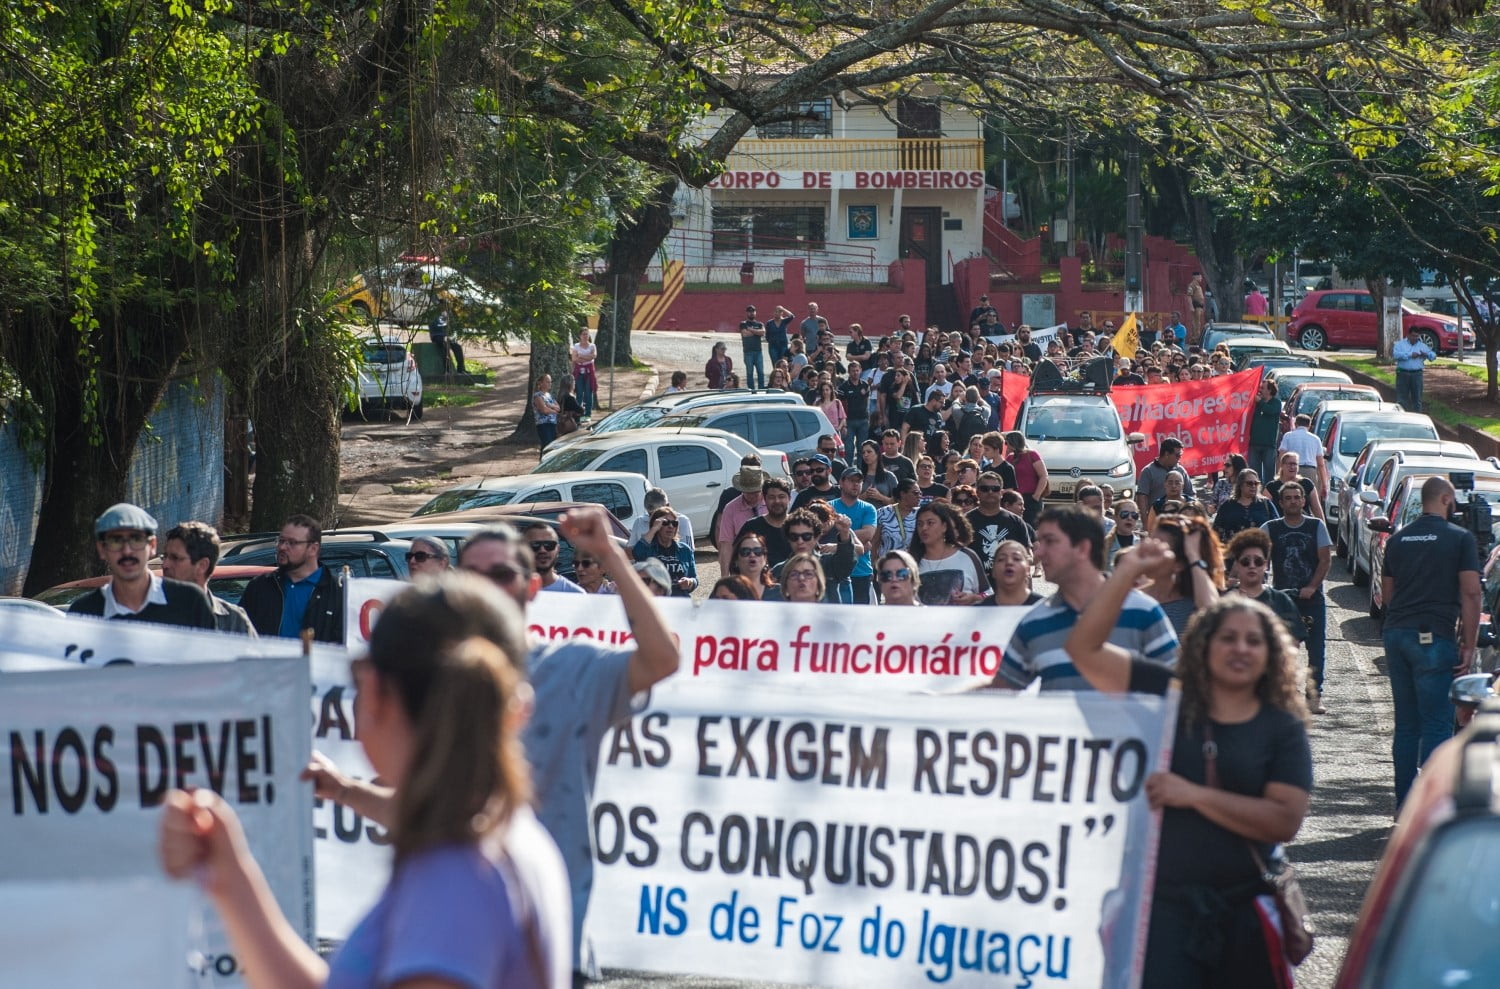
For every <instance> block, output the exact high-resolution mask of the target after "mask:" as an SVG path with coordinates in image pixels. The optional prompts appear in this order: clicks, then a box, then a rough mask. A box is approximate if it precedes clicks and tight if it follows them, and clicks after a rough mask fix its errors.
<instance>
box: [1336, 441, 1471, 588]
mask: <svg viewBox="0 0 1500 989" xmlns="http://www.w3.org/2000/svg"><path fill="white" fill-rule="evenodd" d="M1450 470H1472V471H1474V472H1475V475H1474V476H1475V477H1476V478H1492V479H1496V480H1500V464H1497V463H1495V462H1493V461H1491V460H1480V459H1479V458H1477V457H1473V458H1470V457H1465V456H1462V455H1459V456H1451V455H1444V454H1442V453H1431V452H1428V453H1421V452H1412V453H1406V452H1404V451H1403V452H1402V453H1401V454H1400V455H1399V456H1397V457H1393V458H1391V459H1390V460H1388V461H1387V462H1386V463H1385V464H1384V465H1383V466H1382V467H1381V468H1380V470H1379V471H1377V472H1376V474H1375V476H1374V477H1373V478H1372V479H1371V481H1370V484H1369V486H1368V487H1366V488H1365V490H1364V491H1363V492H1361V494H1360V496H1359V502H1360V511H1359V514H1358V515H1357V516H1356V517H1355V519H1354V522H1353V525H1352V527H1351V528H1350V532H1351V533H1352V535H1353V538H1354V542H1352V543H1350V544H1349V575H1350V579H1351V580H1353V582H1354V585H1355V586H1356V587H1363V586H1364V584H1365V581H1367V580H1369V579H1370V578H1371V576H1372V575H1373V574H1374V573H1375V560H1374V556H1375V555H1376V554H1377V547H1378V546H1383V545H1384V544H1385V537H1384V536H1380V535H1377V534H1375V533H1373V532H1372V530H1371V529H1370V521H1371V520H1372V519H1374V518H1378V517H1382V516H1383V517H1385V518H1387V519H1396V518H1399V516H1400V510H1399V509H1398V508H1396V507H1395V506H1394V503H1393V499H1394V498H1395V496H1396V494H1395V492H1396V489H1397V488H1398V487H1400V485H1401V482H1402V481H1404V480H1406V479H1407V478H1408V477H1422V478H1424V479H1425V478H1428V477H1431V476H1432V475H1433V474H1443V473H1446V472H1447V471H1450ZM1392 513H1395V514H1392ZM1413 517H1415V516H1413Z"/></svg>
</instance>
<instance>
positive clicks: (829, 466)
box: [792, 453, 839, 511]
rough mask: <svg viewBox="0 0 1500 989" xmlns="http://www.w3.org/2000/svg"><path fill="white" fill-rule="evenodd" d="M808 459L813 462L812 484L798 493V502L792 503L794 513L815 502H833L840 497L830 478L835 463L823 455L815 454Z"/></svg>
mask: <svg viewBox="0 0 1500 989" xmlns="http://www.w3.org/2000/svg"><path fill="white" fill-rule="evenodd" d="M808 459H809V460H810V461H811V462H812V463H811V467H812V483H811V484H809V485H808V486H807V487H805V488H803V489H802V490H801V491H799V492H798V493H797V500H796V501H794V502H792V511H796V510H797V509H799V508H806V507H807V506H808V504H809V503H811V502H814V501H832V500H833V499H835V498H837V497H838V496H839V489H838V486H837V485H835V484H834V483H833V478H832V477H831V476H830V473H831V472H832V470H833V461H831V460H829V459H828V458H827V457H825V456H823V455H822V454H821V453H815V454H813V455H812V456H811V457H809V458H808Z"/></svg>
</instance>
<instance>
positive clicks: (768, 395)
mask: <svg viewBox="0 0 1500 989" xmlns="http://www.w3.org/2000/svg"><path fill="white" fill-rule="evenodd" d="M718 405H786V406H792V407H802V408H806V407H807V402H806V401H804V400H803V398H802V396H801V395H798V394H797V393H796V392H792V391H783V390H782V389H780V388H767V389H763V390H761V391H752V390H751V389H749V388H724V389H719V390H715V391H679V392H672V393H671V394H670V395H654V396H652V397H651V398H648V399H645V400H643V401H640V402H636V403H635V404H634V405H627V406H625V407H624V408H623V409H619V410H617V411H615V412H611V413H610V414H609V415H607V416H605V417H604V418H603V419H600V420H599V421H598V422H596V423H594V424H593V426H591V427H589V429H588V431H587V432H585V431H584V430H579V431H578V432H576V433H569V434H568V435H567V436H559V437H558V438H557V439H555V440H553V441H552V442H551V443H549V444H548V445H547V450H549V451H550V450H555V449H558V448H560V447H565V446H570V445H571V444H574V443H577V442H578V441H580V440H582V439H584V438H585V437H588V436H600V435H603V434H604V433H613V432H616V431H618V430H621V429H645V428H647V427H649V426H655V425H656V424H657V423H658V422H660V421H661V420H662V419H663V418H665V417H666V416H669V415H673V414H676V413H684V412H692V411H695V410H697V409H703V408H709V407H712V406H718Z"/></svg>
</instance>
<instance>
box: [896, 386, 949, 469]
mask: <svg viewBox="0 0 1500 989" xmlns="http://www.w3.org/2000/svg"><path fill="white" fill-rule="evenodd" d="M952 414H953V406H951V405H950V406H948V407H947V408H944V407H943V396H942V395H941V394H939V393H937V392H933V393H931V394H930V395H928V396H927V401H925V402H923V403H922V404H921V405H919V406H917V407H916V408H914V409H912V410H911V411H910V412H908V413H907V414H906V421H905V422H904V423H903V424H902V429H901V438H902V439H903V440H904V439H906V434H907V433H908V432H914V433H918V434H920V435H921V436H922V437H923V439H924V441H925V442H926V444H927V455H928V456H929V457H935V456H937V455H938V454H939V453H941V452H942V448H941V447H940V446H939V445H938V434H939V433H941V432H942V431H943V427H944V426H945V425H947V423H948V417H949V416H951V415H952Z"/></svg>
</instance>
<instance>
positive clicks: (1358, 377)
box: [1318, 357, 1500, 457]
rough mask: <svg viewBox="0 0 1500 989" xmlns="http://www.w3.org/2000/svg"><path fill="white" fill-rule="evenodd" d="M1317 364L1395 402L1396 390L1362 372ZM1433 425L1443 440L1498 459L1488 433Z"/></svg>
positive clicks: (1496, 442) (1499, 445)
mask: <svg viewBox="0 0 1500 989" xmlns="http://www.w3.org/2000/svg"><path fill="white" fill-rule="evenodd" d="M1318 364H1319V365H1320V366H1322V367H1326V368H1328V369H1329V370H1333V371H1343V372H1344V373H1345V374H1347V375H1348V376H1349V379H1350V380H1351V381H1353V382H1355V383H1356V384H1361V385H1370V386H1371V387H1373V388H1374V389H1375V390H1376V391H1378V392H1380V397H1381V398H1383V399H1385V400H1387V401H1390V402H1394V401H1395V400H1396V389H1395V388H1394V387H1393V386H1391V385H1388V384H1386V383H1385V382H1384V381H1381V380H1380V379H1379V378H1372V377H1371V376H1370V375H1368V374H1365V373H1364V372H1363V371H1357V370H1355V369H1354V368H1352V367H1349V366H1348V365H1347V364H1340V363H1339V362H1338V361H1334V360H1329V359H1328V358H1326V357H1320V358H1318ZM1433 425H1434V426H1436V427H1437V431H1438V435H1439V436H1441V437H1442V438H1443V439H1445V440H1456V441H1457V442H1459V443H1467V444H1469V445H1470V446H1472V447H1473V448H1474V450H1475V452H1477V453H1478V454H1479V455H1480V456H1481V457H1500V439H1497V438H1496V437H1494V436H1491V435H1490V434H1489V433H1485V432H1481V431H1480V430H1478V429H1475V428H1474V427H1473V426H1465V425H1463V424H1459V425H1457V426H1450V425H1448V424H1447V423H1442V422H1438V421H1437V420H1436V419H1434V420H1433Z"/></svg>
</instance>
